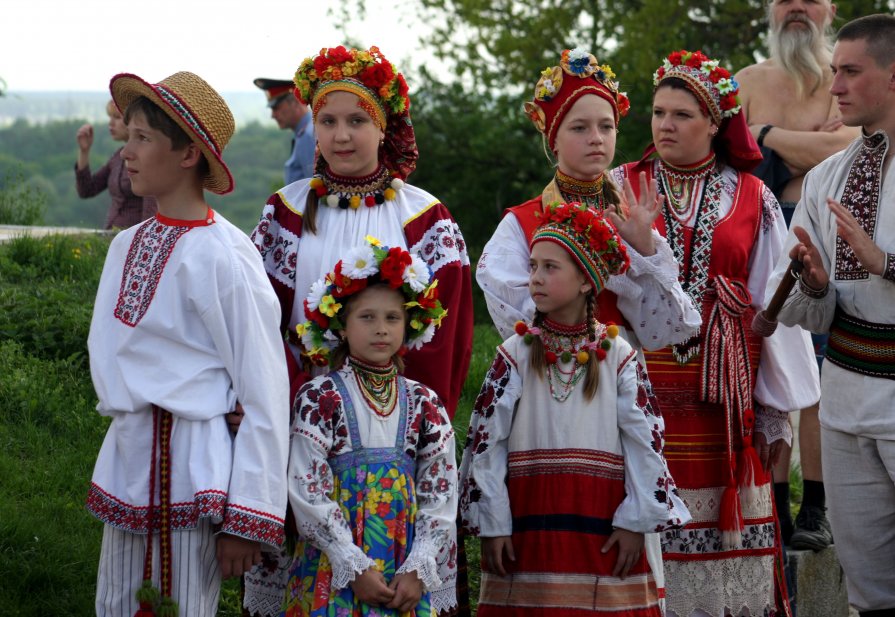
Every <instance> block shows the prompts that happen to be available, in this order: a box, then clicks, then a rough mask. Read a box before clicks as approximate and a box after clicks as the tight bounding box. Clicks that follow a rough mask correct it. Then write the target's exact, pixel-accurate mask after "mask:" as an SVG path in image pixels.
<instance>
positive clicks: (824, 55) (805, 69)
mask: <svg viewBox="0 0 895 617" xmlns="http://www.w3.org/2000/svg"><path fill="white" fill-rule="evenodd" d="M800 21H801V23H803V24H805V25H806V26H807V29H804V28H797V29H794V30H787V29H786V24H785V23H784V24H782V25H779V26H778V25H777V24H776V23H773V20H772V23H771V32H770V35H769V37H768V43H769V47H770V52H771V57H772V58H774V59H775V60H777V62H779V63H780V66H782V67H783V70H784V71H786V72H787V73H788V74H789V75H790V76H792V78H793V80H794V81H795V83H796V94H797V96H798V98H802V95H803V94H804V93H805V92H807V93H808V94H809V95H812V94H814V92H815V91H816V90H817V88H818V87H820V86H821V85H822V84H823V82H824V76H825V67H827V66H829V63H830V60H831V58H832V49H831V46H830V43H829V40H828V38H827V35H826V34H825V33H821V32H820V31H819V30H818V29H817V25H816V24H815V23H814V22H812V21H809V20H807V19H805V20H800Z"/></svg>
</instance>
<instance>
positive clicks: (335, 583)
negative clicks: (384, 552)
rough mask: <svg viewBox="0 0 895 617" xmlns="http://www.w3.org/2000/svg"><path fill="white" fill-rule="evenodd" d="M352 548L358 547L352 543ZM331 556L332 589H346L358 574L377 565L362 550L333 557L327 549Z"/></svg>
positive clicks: (328, 554)
mask: <svg viewBox="0 0 895 617" xmlns="http://www.w3.org/2000/svg"><path fill="white" fill-rule="evenodd" d="M352 548H357V547H355V546H353V545H352ZM327 556H328V557H329V558H330V560H329V561H330V564H331V565H332V568H333V578H332V581H331V582H330V589H332V590H333V591H338V590H339V589H345V588H346V587H348V585H349V584H350V583H352V582H354V580H355V579H356V578H357V575H358V574H363V573H364V572H365V571H366V570H367V569H368V568H372V567H375V566H376V562H374V561H373V560H372V559H370V558H369V557H367V556H366V555H364V554H363V553H362V552H360V551H357V552H353V553H352V554H350V555H340V556H339V557H338V558H336V559H333V556H332V555H331V554H330V553H329V551H327Z"/></svg>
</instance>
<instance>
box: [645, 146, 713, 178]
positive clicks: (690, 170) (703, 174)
mask: <svg viewBox="0 0 895 617" xmlns="http://www.w3.org/2000/svg"><path fill="white" fill-rule="evenodd" d="M715 160H716V157H715V153H714V152H709V155H708V156H707V157H705V158H704V159H702V160H701V161H697V162H696V163H693V164H692V165H683V166H680V167H678V166H676V165H672V164H671V163H669V162H667V161H664V160H662V159H659V166H660V167H661V168H662V171H664V172H665V175H666V176H668V177H669V178H671V179H673V180H678V181H684V180H701V179H704V178H707V177H708V175H709V174H710V173H711V172H712V169H714V168H715Z"/></svg>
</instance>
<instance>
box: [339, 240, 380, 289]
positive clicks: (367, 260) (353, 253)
mask: <svg viewBox="0 0 895 617" xmlns="http://www.w3.org/2000/svg"><path fill="white" fill-rule="evenodd" d="M378 271H379V264H377V263H376V255H375V254H374V253H373V247H372V246H370V245H364V246H356V247H354V248H353V249H351V250H350V251H348V254H347V255H346V256H345V258H344V259H343V260H342V274H344V275H345V276H347V277H348V278H350V279H354V280H362V279H365V278H368V277H369V276H371V275H373V274H376V272H378Z"/></svg>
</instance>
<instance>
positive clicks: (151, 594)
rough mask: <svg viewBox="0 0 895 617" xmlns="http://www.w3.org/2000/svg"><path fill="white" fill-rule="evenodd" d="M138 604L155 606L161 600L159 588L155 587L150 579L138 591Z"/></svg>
mask: <svg viewBox="0 0 895 617" xmlns="http://www.w3.org/2000/svg"><path fill="white" fill-rule="evenodd" d="M136 595H137V602H139V603H140V604H144V603H145V604H151V605H153V606H155V604H156V603H157V602H158V599H159V595H160V594H159V591H158V588H157V587H153V585H152V581H151V580H150V579H148V578H147V579H144V580H143V584H142V585H141V586H140V588H139V589H138V590H137V594H136Z"/></svg>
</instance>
